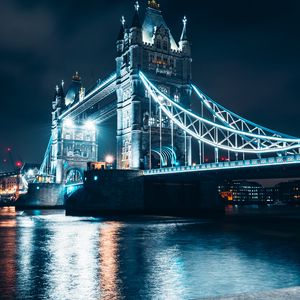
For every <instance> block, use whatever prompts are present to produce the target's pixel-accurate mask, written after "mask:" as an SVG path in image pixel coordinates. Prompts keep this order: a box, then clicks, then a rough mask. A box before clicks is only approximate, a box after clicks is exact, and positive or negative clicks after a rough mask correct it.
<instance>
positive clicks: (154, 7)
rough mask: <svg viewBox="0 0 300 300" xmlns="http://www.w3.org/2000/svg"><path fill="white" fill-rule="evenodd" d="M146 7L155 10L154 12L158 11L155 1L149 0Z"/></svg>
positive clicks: (158, 5)
mask: <svg viewBox="0 0 300 300" xmlns="http://www.w3.org/2000/svg"><path fill="white" fill-rule="evenodd" d="M148 6H149V7H150V8H153V9H156V10H159V8H160V4H159V3H157V2H156V0H149V1H148Z"/></svg>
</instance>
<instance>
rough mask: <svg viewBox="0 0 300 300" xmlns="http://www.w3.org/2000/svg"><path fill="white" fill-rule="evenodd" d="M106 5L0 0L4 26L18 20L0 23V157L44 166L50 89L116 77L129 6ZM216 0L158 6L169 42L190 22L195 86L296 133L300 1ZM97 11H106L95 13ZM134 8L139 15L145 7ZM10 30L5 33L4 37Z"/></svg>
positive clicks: (254, 118)
mask: <svg viewBox="0 0 300 300" xmlns="http://www.w3.org/2000/svg"><path fill="white" fill-rule="evenodd" d="M104 2H105V4H103V1H102V5H101V4H100V3H99V2H96V1H91V4H90V6H86V5H84V4H83V3H81V2H78V3H77V5H74V6H72V7H71V6H69V5H68V4H70V3H71V1H65V2H64V3H63V4H61V3H60V5H56V3H58V1H51V2H50V1H44V2H43V3H41V4H38V3H39V2H38V1H30V2H29V3H27V4H26V6H24V4H21V1H18V0H14V1H7V0H4V1H3V7H4V9H3V10H2V12H1V13H0V14H3V13H4V12H6V13H5V14H4V15H2V17H1V20H2V22H6V20H7V19H6V18H13V19H15V20H16V22H14V23H13V22H8V21H7V22H6V24H7V25H8V26H7V27H5V26H1V27H2V28H1V33H2V34H1V36H2V37H3V39H2V41H1V42H0V53H1V54H2V55H1V58H2V61H1V64H0V68H1V69H2V70H1V72H0V76H1V80H0V82H1V87H2V89H1V90H2V91H3V94H2V97H1V99H2V100H1V101H2V110H1V112H0V122H1V128H2V130H1V132H0V147H1V148H0V149H1V150H2V151H1V150H0V151H1V152H2V155H1V160H3V158H4V155H3V150H4V149H5V148H7V147H12V148H13V149H14V151H15V152H16V153H18V154H19V155H20V156H21V157H22V159H23V160H24V161H29V162H31V161H32V162H39V161H41V160H42V156H43V153H44V151H45V148H46V144H47V140H48V138H49V132H50V126H51V101H52V98H53V95H54V87H55V85H56V84H59V83H60V81H61V79H63V80H64V81H65V82H66V86H67V87H68V85H69V84H70V82H71V77H72V75H74V73H75V71H79V72H80V74H81V76H82V79H83V84H84V86H85V87H86V88H87V89H89V88H90V87H91V86H92V85H93V84H95V82H96V80H97V79H98V78H103V77H105V76H107V75H108V74H109V73H110V72H112V71H114V68H115V62H114V57H115V52H116V51H115V40H116V37H117V34H118V31H119V28H120V22H119V19H120V18H121V16H122V15H124V16H125V17H126V20H127V23H128V24H131V19H132V16H133V12H134V6H133V5H134V1H126V3H124V2H121V1H117V4H115V5H112V4H111V3H109V2H108V1H104ZM215 2H218V1H215ZM215 2H214V3H215ZM267 2H268V1H267ZM214 3H212V4H208V3H201V5H202V6H201V9H200V8H199V6H200V4H199V3H197V4H195V3H193V1H190V0H189V1H187V2H186V6H185V7H184V8H183V7H182V3H181V2H178V1H160V4H161V9H162V12H163V15H164V18H165V20H166V22H167V24H168V25H169V28H170V30H171V32H172V34H173V35H174V36H175V37H176V41H178V40H179V36H180V32H181V29H182V21H181V20H182V18H183V16H184V15H186V16H187V18H188V37H189V40H190V41H191V42H192V53H193V55H192V56H193V60H194V62H193V76H194V79H193V81H194V82H195V83H196V84H198V85H199V86H200V87H201V88H202V89H203V90H204V91H205V92H206V93H207V94H208V95H209V96H210V97H212V98H213V99H215V100H217V101H218V102H219V103H221V104H222V105H224V106H225V107H228V108H229V109H231V110H233V111H234V112H236V113H239V114H241V115H242V116H244V117H246V118H247V119H250V120H252V121H254V122H257V123H259V124H262V125H265V126H267V127H270V128H272V129H275V130H278V131H283V132H285V133H287V134H291V135H296V136H300V129H299V128H297V127H296V126H295V118H296V117H297V110H298V109H299V108H300V104H299V101H298V95H297V83H298V80H299V79H298V78H299V71H298V70H299V67H300V60H299V57H298V56H297V54H298V53H299V51H298V50H299V42H298V40H297V39H296V37H297V34H298V32H299V21H297V19H296V17H297V15H296V12H297V8H300V4H298V3H296V1H287V3H285V7H284V8H282V7H281V6H280V5H279V4H276V3H275V5H274V3H273V2H272V3H273V6H272V7H269V6H268V5H267V4H266V3H264V4H263V5H261V4H260V5H259V6H258V3H259V1H251V4H250V1H247V2H246V5H245V3H244V5H241V4H240V3H238V1H231V2H230V3H226V4H224V3H219V6H214V5H213V4H214ZM269 3H271V2H269ZM104 5H105V9H106V10H105V11H106V13H104V10H102V11H101V9H100V8H101V7H102V8H103V6H104ZM140 5H141V14H142V13H143V11H144V8H145V1H140ZM197 6H198V8H197ZM243 7H246V9H243ZM233 8H235V10H233ZM258 8H260V9H258ZM247 9H248V10H247ZM246 10H247V11H246ZM267 12H268V14H266V13H267ZM70 16H72V17H73V18H72V19H71V18H70ZM100 16H102V18H101V17H100ZM112 20H114V21H112ZM106 23H109V26H106V25H105V24H106ZM38 25H41V26H38ZM11 29H13V34H8V33H9V31H10V30H11ZM96 32H98V33H99V34H98V35H97V34H96ZM91 33H92V34H91ZM22 37H23V38H22ZM36 41H38V44H36ZM84 43H86V44H87V45H88V46H86V45H85V44H84ZM90 45H92V47H91V46H90ZM112 49H113V51H112ZM99 53H103V54H102V56H101V55H99ZM108 58H109V59H108ZM253 86H254V87H255V89H253ZM282 99H284V105H282ZM27 101H31V104H30V105H28V102H27ZM258 107H259V111H258ZM270 108H273V109H270ZM2 167H3V164H2V165H0V169H1V168H2Z"/></svg>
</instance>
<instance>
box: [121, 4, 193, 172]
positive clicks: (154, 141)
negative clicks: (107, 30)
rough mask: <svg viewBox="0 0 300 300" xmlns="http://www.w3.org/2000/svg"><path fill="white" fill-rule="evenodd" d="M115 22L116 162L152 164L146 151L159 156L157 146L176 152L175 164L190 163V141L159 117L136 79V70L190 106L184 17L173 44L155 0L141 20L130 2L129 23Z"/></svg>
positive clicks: (131, 165) (170, 153)
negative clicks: (116, 36)
mask: <svg viewBox="0 0 300 300" xmlns="http://www.w3.org/2000/svg"><path fill="white" fill-rule="evenodd" d="M121 23H122V24H121V29H120V33H119V36H118V39H117V43H116V45H117V58H116V73H117V102H118V103H117V166H118V168H120V169H128V168H130V169H143V168H145V169H148V168H150V167H154V160H155V158H154V157H153V158H152V154H153V155H154V156H155V153H156V154H158V155H161V154H159V153H160V151H159V150H162V149H163V151H165V153H166V155H165V157H167V158H168V157H169V158H171V160H173V157H174V153H176V161H177V162H176V163H180V164H181V165H182V164H186V165H187V164H191V154H190V150H191V140H190V139H189V138H188V137H186V136H184V132H183V131H181V130H180V129H179V128H176V127H175V128H174V127H172V129H171V124H170V121H168V120H167V119H166V118H165V119H162V117H161V114H160V109H159V107H158V106H155V105H153V104H151V105H150V103H152V101H150V95H148V94H147V92H146V91H145V89H144V88H143V86H142V83H141V81H140V79H139V71H142V72H144V73H145V74H146V75H147V77H148V78H149V79H151V81H152V82H154V83H155V84H156V85H157V86H158V87H159V89H160V90H161V91H162V92H163V93H165V94H167V95H168V96H169V97H171V98H172V99H175V100H176V101H178V102H180V103H181V104H183V105H185V107H187V108H189V107H190V100H189V98H190V95H191V87H190V85H189V83H190V80H191V77H192V72H191V64H192V59H191V45H190V43H189V41H188V38H187V19H186V18H184V19H183V30H182V34H181V38H180V41H179V43H176V41H175V40H174V38H173V36H172V34H171V31H170V29H169V28H168V26H167V24H166V22H165V20H164V18H163V16H162V12H161V10H160V5H159V4H158V2H157V1H155V0H151V1H148V7H147V9H146V13H145V17H144V20H143V22H141V18H140V12H139V3H138V2H136V4H135V12H134V17H133V20H132V23H131V24H130V26H127V24H126V23H125V19H124V17H122V20H121ZM172 126H173V125H172ZM171 131H172V135H173V137H171ZM171 144H172V147H171ZM161 163H162V159H161V158H160V162H159V164H161ZM164 163H165V164H166V163H168V164H170V163H172V164H173V163H174V161H173V162H170V161H168V162H166V161H165V162H164Z"/></svg>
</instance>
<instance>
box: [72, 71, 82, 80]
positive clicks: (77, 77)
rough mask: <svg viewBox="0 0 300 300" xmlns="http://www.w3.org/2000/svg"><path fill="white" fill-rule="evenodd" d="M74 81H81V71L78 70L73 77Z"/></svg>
mask: <svg viewBox="0 0 300 300" xmlns="http://www.w3.org/2000/svg"><path fill="white" fill-rule="evenodd" d="M72 80H73V81H81V77H80V76H79V72H78V71H76V72H75V75H74V76H73V77H72Z"/></svg>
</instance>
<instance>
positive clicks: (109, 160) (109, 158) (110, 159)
mask: <svg viewBox="0 0 300 300" xmlns="http://www.w3.org/2000/svg"><path fill="white" fill-rule="evenodd" d="M114 160H115V159H114V157H113V156H112V155H110V154H108V155H106V157H105V162H106V163H107V167H108V168H109V169H112V168H113V163H114Z"/></svg>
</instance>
